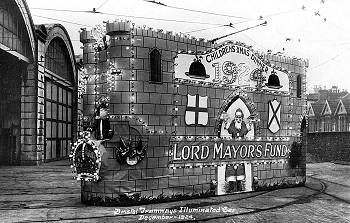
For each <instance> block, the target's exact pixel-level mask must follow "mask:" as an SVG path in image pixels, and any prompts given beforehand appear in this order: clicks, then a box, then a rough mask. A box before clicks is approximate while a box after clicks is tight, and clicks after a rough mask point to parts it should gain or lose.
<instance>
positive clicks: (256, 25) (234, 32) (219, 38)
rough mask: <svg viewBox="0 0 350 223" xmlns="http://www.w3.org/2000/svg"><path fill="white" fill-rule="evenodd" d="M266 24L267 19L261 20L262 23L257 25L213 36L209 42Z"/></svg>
mask: <svg viewBox="0 0 350 223" xmlns="http://www.w3.org/2000/svg"><path fill="white" fill-rule="evenodd" d="M266 25H267V21H265V22H263V23H260V24H258V25H255V26H250V27H247V28H245V29H241V30H238V31H236V32H233V33H229V34H227V35H224V36H220V37H217V38H215V39H212V40H210V42H212V43H215V42H216V41H218V40H219V39H223V38H225V37H228V36H232V35H234V34H237V33H240V32H244V31H246V30H249V29H253V28H255V27H258V26H266Z"/></svg>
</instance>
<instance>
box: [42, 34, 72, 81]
mask: <svg viewBox="0 0 350 223" xmlns="http://www.w3.org/2000/svg"><path fill="white" fill-rule="evenodd" d="M45 67H46V68H47V69H49V70H50V71H51V72H53V73H55V74H57V75H59V76H60V77H62V78H63V79H65V80H68V81H70V82H72V81H73V68H72V62H71V61H70V57H69V54H68V51H67V48H66V45H65V43H64V42H63V40H62V39H61V38H58V37H56V38H54V39H53V40H52V41H51V42H50V45H49V46H48V48H47V51H46V54H45Z"/></svg>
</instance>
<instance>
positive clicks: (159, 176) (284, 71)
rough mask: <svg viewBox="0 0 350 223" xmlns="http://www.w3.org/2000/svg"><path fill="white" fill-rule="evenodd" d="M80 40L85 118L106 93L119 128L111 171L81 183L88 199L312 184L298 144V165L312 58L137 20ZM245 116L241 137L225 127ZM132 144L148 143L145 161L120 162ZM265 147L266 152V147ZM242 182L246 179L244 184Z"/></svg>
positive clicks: (108, 146)
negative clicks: (295, 157) (192, 34)
mask: <svg viewBox="0 0 350 223" xmlns="http://www.w3.org/2000/svg"><path fill="white" fill-rule="evenodd" d="M81 42H82V43H83V44H84V56H83V63H84V69H83V70H84V75H85V80H86V93H85V94H84V96H83V98H84V103H83V106H84V109H83V112H84V120H91V119H93V116H94V114H95V112H96V111H95V108H96V106H97V105H98V104H99V103H100V100H101V98H102V99H106V100H107V101H109V104H110V105H109V112H110V122H111V126H112V128H113V129H114V131H115V135H114V137H113V138H112V140H110V141H109V142H107V143H106V144H105V146H106V149H107V153H108V161H107V166H108V171H107V173H105V175H104V176H103V178H102V180H101V181H98V182H85V181H83V182H82V200H83V202H86V203H94V204H96V203H98V202H102V203H105V202H106V200H109V201H112V200H113V198H115V199H117V198H118V196H121V195H122V194H124V195H125V194H128V195H130V194H135V193H136V194H139V195H140V196H141V197H143V196H145V197H148V196H151V197H159V196H173V195H175V194H198V193H206V192H208V191H209V190H213V191H214V192H215V193H216V194H225V193H229V192H228V190H227V188H228V187H230V185H235V187H234V190H233V192H242V191H251V190H256V189H257V188H272V187H276V186H277V187H278V186H282V185H284V184H288V185H297V184H302V183H303V182H304V180H305V150H304V149H302V151H299V152H300V154H299V155H298V164H297V165H291V160H290V159H291V158H290V157H291V156H293V155H292V153H294V152H293V151H294V150H295V149H296V148H294V147H293V146H292V144H293V142H295V143H296V142H300V140H301V137H300V135H301V123H302V120H303V118H304V116H305V115H306V95H305V75H306V69H305V68H306V67H307V61H304V60H301V59H297V58H289V57H281V56H276V55H271V54H263V53H257V52H255V51H253V50H252V48H251V47H250V46H246V45H245V44H243V43H239V42H225V43H222V44H212V43H211V42H207V41H204V40H203V39H199V40H198V39H195V38H189V37H184V36H182V35H179V34H173V33H172V32H163V31H162V30H157V31H156V30H153V29H145V28H141V27H136V26H135V25H134V24H131V23H130V22H107V24H106V27H105V29H104V28H103V27H100V28H99V29H95V30H91V31H87V30H83V31H82V32H81ZM225 117H228V118H227V119H226V118H225ZM238 117H241V118H243V120H244V121H245V122H246V123H247V124H242V122H239V123H241V124H239V127H237V128H239V129H240V130H241V129H242V128H241V126H242V125H246V126H249V128H248V127H247V128H246V132H245V133H244V134H242V135H240V134H241V133H240V132H237V136H236V135H234V134H236V132H235V133H234V134H233V133H232V131H230V130H228V129H230V128H231V125H230V128H226V127H228V125H226V124H227V122H228V121H227V120H229V119H230V118H231V119H235V118H238ZM223 120H224V121H225V122H224V121H223ZM229 123H231V124H232V123H233V121H231V122H229ZM235 127H236V124H235ZM248 129H249V130H248ZM241 136H242V137H241ZM124 141H127V142H129V144H128V145H129V147H132V145H135V144H137V143H136V142H139V143H143V144H142V145H147V147H146V156H145V158H143V159H141V158H140V160H138V161H137V162H128V161H130V160H131V159H132V157H127V159H126V160H127V162H124V163H123V162H121V161H120V159H119V160H118V154H119V153H118V152H119V151H120V150H121V148H122V147H123V146H125V145H124V144H125V142H124ZM220 143H222V144H220ZM261 143H262V144H261ZM248 144H249V145H248ZM230 145H231V146H230ZM262 145H264V151H265V152H264V154H259V151H260V149H262ZM226 146H227V147H226ZM269 146H271V147H269ZM214 148H216V150H217V154H214V157H212V155H213V151H214ZM223 148H224V149H223ZM227 148H228V149H227ZM230 148H231V149H237V148H241V149H240V154H238V155H237V157H236V156H235V155H234V157H233V155H232V154H233V153H234V151H231V150H230ZM219 150H221V154H219V153H220V151H219ZM223 150H224V151H223ZM269 150H270V152H269ZM290 150H291V151H292V152H290ZM272 151H274V152H273V153H272ZM231 152H232V154H231ZM260 152H261V151H260ZM284 152H286V153H284ZM247 153H249V154H251V155H247ZM287 153H288V154H287ZM199 154H201V155H199ZM206 154H208V155H207V156H206ZM236 154H237V150H236ZM215 156H217V157H216V158H215ZM218 156H220V157H219V158H218ZM254 157H255V158H254ZM288 157H289V158H288ZM119 158H120V157H119ZM129 158H130V159H129ZM239 171H241V172H242V173H240V174H239V173H238V172H239ZM229 172H232V173H234V174H233V176H230V175H229ZM240 177H241V179H240ZM232 179H233V180H232ZM215 181H217V182H218V184H217V185H216V186H215V188H214V189H213V187H212V186H213V184H215V183H213V182H215ZM241 181H243V182H244V186H237V185H238V182H240V183H241ZM229 182H235V183H232V184H230V183H229ZM231 192H232V191H231ZM107 198H108V199H107Z"/></svg>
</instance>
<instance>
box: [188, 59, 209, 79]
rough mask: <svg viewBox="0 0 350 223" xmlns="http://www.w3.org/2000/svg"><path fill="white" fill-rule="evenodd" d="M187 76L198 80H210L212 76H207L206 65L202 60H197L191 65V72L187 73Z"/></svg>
mask: <svg viewBox="0 0 350 223" xmlns="http://www.w3.org/2000/svg"><path fill="white" fill-rule="evenodd" d="M186 75H187V76H190V77H192V78H198V79H205V78H209V77H210V76H209V75H208V74H206V71H205V67H204V65H203V64H202V63H201V62H200V60H195V61H194V62H192V63H191V65H190V70H189V72H186Z"/></svg>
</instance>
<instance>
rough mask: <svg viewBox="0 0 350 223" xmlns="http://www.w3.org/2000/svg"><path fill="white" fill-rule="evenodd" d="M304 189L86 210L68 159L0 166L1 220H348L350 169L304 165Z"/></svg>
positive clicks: (327, 165) (337, 166)
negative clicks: (30, 165)
mask: <svg viewBox="0 0 350 223" xmlns="http://www.w3.org/2000/svg"><path fill="white" fill-rule="evenodd" d="M307 167H308V169H307V176H308V177H307V182H306V184H305V186H304V187H294V188H287V189H279V190H272V191H262V192H249V193H242V194H235V195H224V196H215V197H210V198H204V199H191V200H185V201H178V202H167V203H158V204H149V205H142V206H130V207H96V206H86V205H84V204H81V202H80V185H79V182H77V181H76V180H74V179H73V174H72V173H71V169H70V168H69V164H68V161H58V162H51V163H46V164H44V165H42V166H38V167H36V166H35V167H28V166H21V167H20V166H0V194H1V196H0V219H1V220H0V221H1V222H138V221H139V222H215V223H218V222H350V197H349V195H350V189H349V188H350V187H349V186H350V166H348V165H339V164H334V163H316V164H308V166H307Z"/></svg>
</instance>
